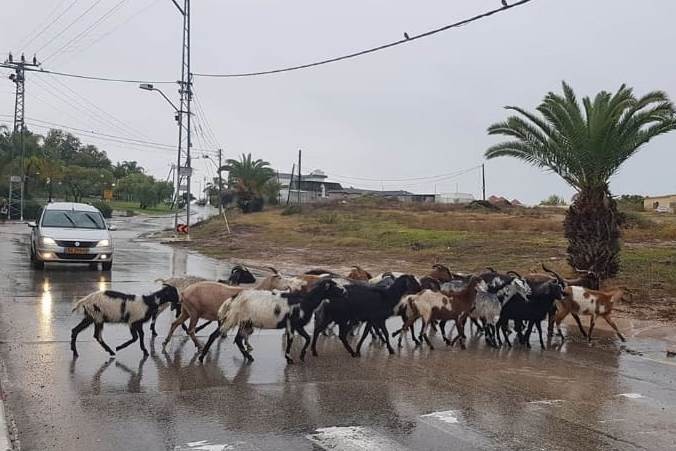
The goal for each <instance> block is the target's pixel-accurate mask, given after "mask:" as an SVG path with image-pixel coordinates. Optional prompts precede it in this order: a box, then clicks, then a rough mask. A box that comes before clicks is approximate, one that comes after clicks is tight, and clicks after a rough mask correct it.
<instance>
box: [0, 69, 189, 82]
mask: <svg viewBox="0 0 676 451" xmlns="http://www.w3.org/2000/svg"><path fill="white" fill-rule="evenodd" d="M0 67H7V68H11V67H10V66H6V65H2V64H0ZM24 70H25V71H26V72H35V73H37V74H51V75H58V76H60V77H70V78H79V79H82V80H96V81H108V82H114V83H134V84H139V83H152V84H155V85H159V84H175V83H177V82H176V81H171V80H148V79H145V80H144V79H129V78H113V77H99V76H95V75H82V74H72V73H68V72H59V71H54V70H45V69H33V68H30V69H29V68H28V67H26V68H24Z"/></svg>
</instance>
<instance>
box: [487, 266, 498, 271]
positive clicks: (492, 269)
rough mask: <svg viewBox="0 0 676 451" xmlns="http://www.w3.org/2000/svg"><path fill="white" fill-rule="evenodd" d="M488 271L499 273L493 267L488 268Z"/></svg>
mask: <svg viewBox="0 0 676 451" xmlns="http://www.w3.org/2000/svg"><path fill="white" fill-rule="evenodd" d="M486 269H487V270H488V271H490V272H497V271H496V270H495V269H494V268H493V267H492V266H486Z"/></svg>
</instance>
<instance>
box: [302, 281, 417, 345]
mask: <svg viewBox="0 0 676 451" xmlns="http://www.w3.org/2000/svg"><path fill="white" fill-rule="evenodd" d="M343 288H345V290H346V292H347V294H346V295H345V296H341V297H334V298H327V299H326V300H325V301H324V302H322V305H320V306H319V308H318V309H317V311H316V312H315V330H314V334H313V337H312V355H314V356H316V355H317V348H316V346H317V337H318V336H319V334H320V333H321V332H322V330H324V328H326V327H327V326H328V325H329V324H330V323H331V322H335V323H336V324H338V327H339V333H338V337H339V338H340V341H341V342H342V343H343V346H345V349H347V351H348V352H349V353H350V355H352V357H357V356H359V352H360V350H361V345H362V343H363V342H364V340H365V339H366V337H367V335H368V333H369V331H370V330H371V328H374V329H375V330H377V331H379V332H380V335H381V336H382V337H383V338H384V341H385V344H386V345H387V350H388V351H389V352H390V354H394V349H393V348H392V346H391V345H390V339H389V334H388V332H387V327H386V326H385V321H386V320H387V318H389V317H390V316H392V315H393V314H394V313H395V312H394V310H395V308H396V306H397V305H398V304H399V302H400V301H401V298H402V297H403V296H404V295H407V294H415V293H418V292H419V291H420V290H421V287H420V283H418V281H417V280H416V279H415V277H413V276H412V275H408V274H404V275H402V276H399V277H398V278H397V279H396V280H395V281H394V283H393V284H392V285H391V286H390V287H389V288H386V289H383V288H377V287H372V286H368V285H362V284H347V285H343ZM355 321H360V322H365V323H366V327H365V328H364V332H363V334H362V337H361V339H360V340H359V343H358V345H357V351H356V352H355V351H354V350H353V349H352V347H351V346H350V344H349V343H348V342H347V334H348V332H349V330H350V324H353V323H354V322H355Z"/></svg>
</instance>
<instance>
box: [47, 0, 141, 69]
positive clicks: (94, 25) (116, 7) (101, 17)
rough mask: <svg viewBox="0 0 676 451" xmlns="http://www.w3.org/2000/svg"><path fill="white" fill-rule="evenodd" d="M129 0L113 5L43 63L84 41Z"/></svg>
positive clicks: (48, 56) (122, 0) (121, 0)
mask: <svg viewBox="0 0 676 451" xmlns="http://www.w3.org/2000/svg"><path fill="white" fill-rule="evenodd" d="M128 1H129V0H120V1H119V2H117V3H116V4H115V5H113V7H112V8H110V9H109V10H107V11H106V12H105V13H103V15H102V16H100V17H99V18H98V19H97V20H96V21H95V22H94V23H93V24H91V25H90V26H89V27H87V28H85V29H84V30H82V31H81V32H80V33H78V34H77V35H75V37H73V38H72V39H71V40H70V41H68V42H66V43H65V44H64V45H62V46H61V47H59V49H58V50H56V51H54V52H52V53H50V54H49V55H47V56H46V57H45V58H43V59H42V62H43V63H45V62H46V61H48V60H50V59H51V58H53V57H54V56H56V55H58V54H59V53H61V52H63V51H64V50H67V49H68V47H70V46H72V45H74V44H75V43H76V42H77V41H78V40H80V39H82V37H83V36H85V35H86V34H87V33H89V32H90V31H92V30H93V29H94V28H96V27H97V26H98V25H99V24H100V23H101V22H103V21H105V20H106V19H108V18H109V17H110V16H111V15H113V14H115V13H116V12H117V11H118V10H119V9H120V8H121V7H122V5H124V4H125V3H127V2H128Z"/></svg>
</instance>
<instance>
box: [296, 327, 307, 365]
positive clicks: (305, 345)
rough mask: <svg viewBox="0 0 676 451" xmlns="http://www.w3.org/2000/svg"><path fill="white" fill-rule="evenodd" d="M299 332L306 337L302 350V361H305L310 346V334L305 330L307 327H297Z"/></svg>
mask: <svg viewBox="0 0 676 451" xmlns="http://www.w3.org/2000/svg"><path fill="white" fill-rule="evenodd" d="M296 331H297V332H298V334H299V335H300V336H301V337H303V338H304V339H305V344H303V349H301V350H300V361H301V362H304V361H305V353H306V352H307V348H308V346H310V335H309V334H308V333H307V332H306V331H305V327H303V326H299V327H297V328H296Z"/></svg>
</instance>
